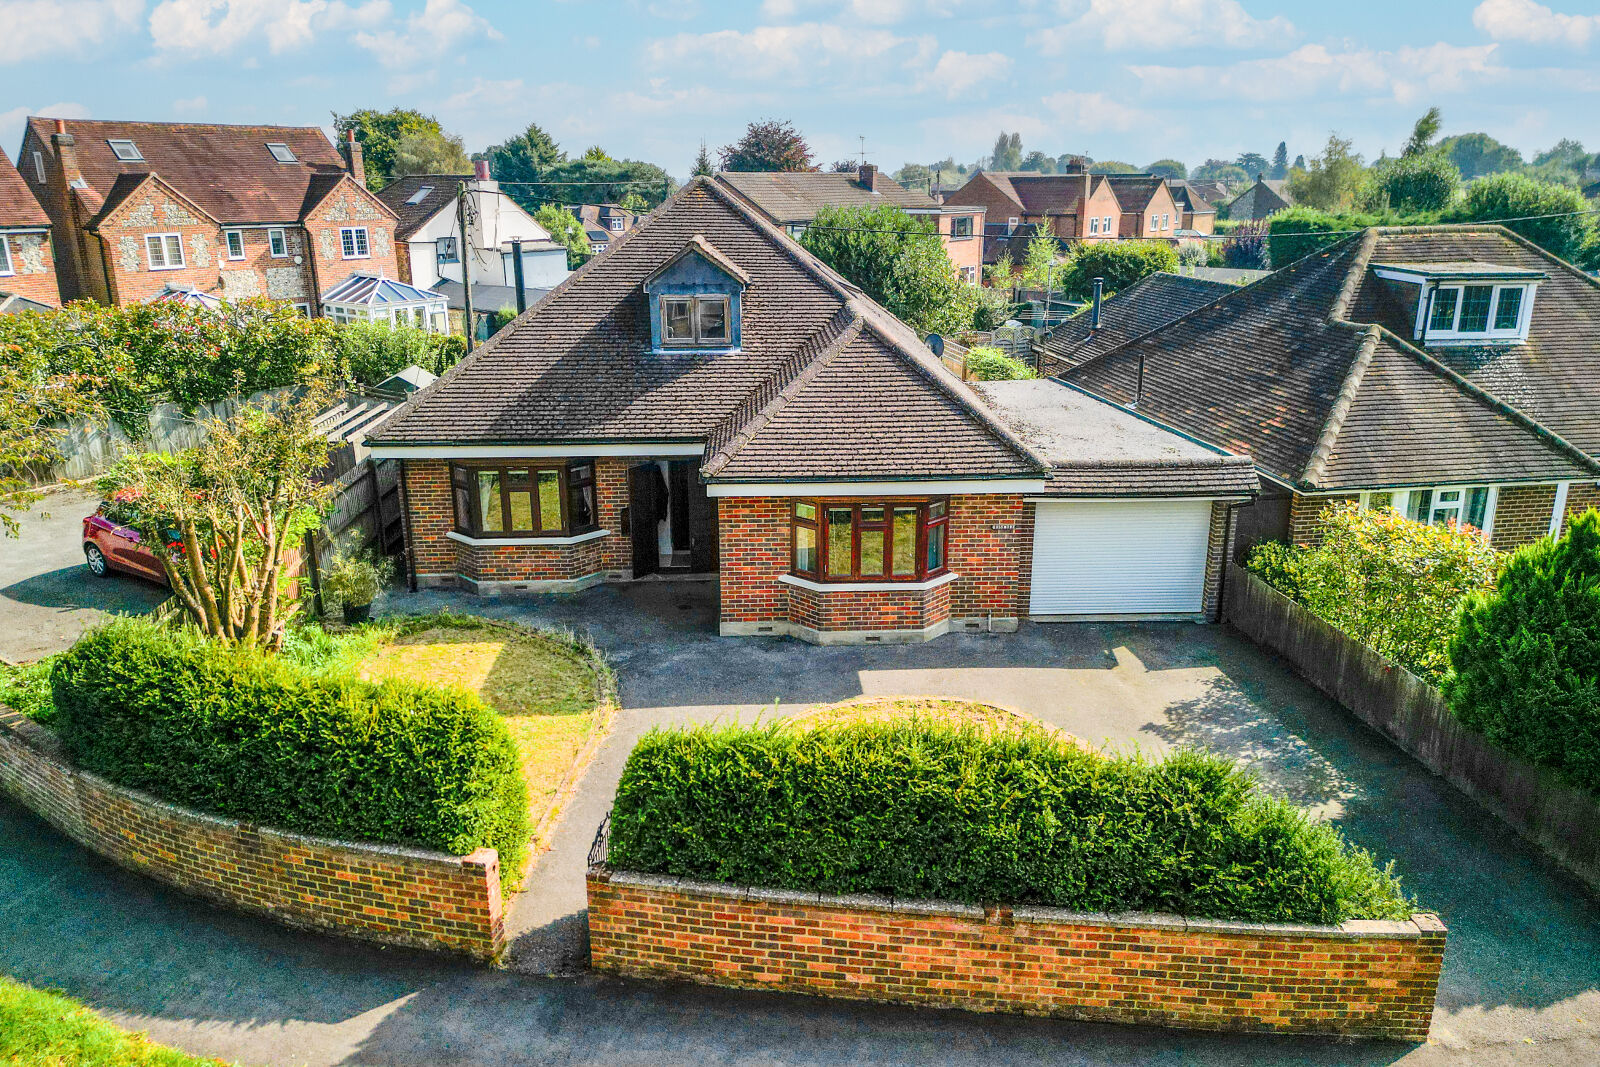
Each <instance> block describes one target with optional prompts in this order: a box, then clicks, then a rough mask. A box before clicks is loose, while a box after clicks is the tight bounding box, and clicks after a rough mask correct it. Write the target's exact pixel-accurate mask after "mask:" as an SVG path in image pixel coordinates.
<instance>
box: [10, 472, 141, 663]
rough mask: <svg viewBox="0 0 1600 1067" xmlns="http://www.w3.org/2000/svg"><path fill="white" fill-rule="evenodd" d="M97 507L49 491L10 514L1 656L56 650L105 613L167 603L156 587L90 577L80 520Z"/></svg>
mask: <svg viewBox="0 0 1600 1067" xmlns="http://www.w3.org/2000/svg"><path fill="white" fill-rule="evenodd" d="M99 503H100V498H99V497H96V496H92V495H90V494H88V493H84V492H80V491H79V490H76V489H71V490H64V491H61V492H55V493H50V494H48V495H47V496H46V497H45V498H44V499H43V500H41V501H40V502H39V503H37V504H35V505H34V506H33V509H32V510H31V511H28V512H24V513H22V514H19V515H16V516H15V517H16V519H17V521H18V523H19V524H20V525H21V527H22V529H21V531H20V533H21V536H20V537H15V538H13V537H4V536H0V659H3V660H8V661H10V662H12V663H26V662H28V661H30V660H36V659H38V658H39V657H40V656H43V655H47V654H49V653H51V652H60V651H61V650H62V649H64V648H66V647H67V646H68V645H70V644H72V642H74V641H76V640H77V639H78V635H79V634H81V633H83V631H84V630H85V629H87V628H88V627H90V626H92V625H94V624H95V623H96V622H98V621H100V620H101V619H103V618H105V613H106V612H127V613H129V614H143V613H144V612H146V611H149V610H150V609H151V608H153V607H155V606H156V605H157V604H159V603H161V602H162V601H163V600H165V599H166V598H167V591H166V589H165V588H163V587H162V586H160V585H158V584H156V583H155V582H147V581H145V580H144V579H142V578H132V577H126V576H123V575H111V576H109V577H106V578H96V577H94V576H93V575H91V574H90V573H89V568H88V567H86V566H85V565H84V562H83V538H82V533H83V517H84V516H85V515H87V514H89V513H90V512H91V511H93V510H94V509H95V507H96V506H98V504H99Z"/></svg>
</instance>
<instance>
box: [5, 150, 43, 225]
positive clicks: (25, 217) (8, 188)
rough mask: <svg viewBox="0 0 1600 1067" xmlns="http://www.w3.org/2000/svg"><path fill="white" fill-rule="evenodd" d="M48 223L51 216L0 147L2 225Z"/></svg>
mask: <svg viewBox="0 0 1600 1067" xmlns="http://www.w3.org/2000/svg"><path fill="white" fill-rule="evenodd" d="M48 225H50V216H49V215H46V214H45V213H44V208H42V207H40V206H39V201H37V200H35V199H34V197H33V190H31V189H29V188H28V183H27V182H25V181H23V180H22V175H20V174H18V173H17V168H16V167H13V166H12V165H11V160H10V159H9V158H8V157H7V156H6V153H5V150H4V149H0V227H11V226H48Z"/></svg>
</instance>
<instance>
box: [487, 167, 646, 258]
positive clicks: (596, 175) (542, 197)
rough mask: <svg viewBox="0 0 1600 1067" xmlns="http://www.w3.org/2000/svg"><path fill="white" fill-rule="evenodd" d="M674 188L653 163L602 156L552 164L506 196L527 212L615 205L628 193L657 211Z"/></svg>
mask: <svg viewBox="0 0 1600 1067" xmlns="http://www.w3.org/2000/svg"><path fill="white" fill-rule="evenodd" d="M673 188H674V186H673V183H672V179H671V177H669V176H668V174H667V172H666V171H664V170H662V169H661V168H660V167H658V166H656V165H655V164H654V163H645V162H642V161H640V160H636V159H612V158H611V157H610V156H606V155H604V153H603V152H602V153H600V154H599V155H589V154H587V153H586V154H585V155H584V156H583V157H582V158H579V159H568V160H564V161H563V162H560V163H556V164H553V165H552V166H550V167H547V168H545V170H544V171H543V172H542V173H541V174H539V175H538V177H537V178H536V179H531V184H529V185H519V186H512V187H511V188H508V189H507V190H506V193H507V195H509V196H510V197H511V198H512V199H513V200H515V201H516V202H517V203H518V204H521V205H522V206H523V207H524V208H525V209H527V210H528V211H534V210H536V209H537V208H538V207H539V206H540V205H542V204H571V203H575V202H576V203H585V204H616V203H620V202H621V201H622V200H623V199H624V198H625V197H627V196H628V194H629V193H633V194H636V195H637V196H638V197H639V198H640V199H641V200H643V202H644V203H645V204H646V205H647V207H649V208H654V207H656V206H657V205H659V204H660V203H661V202H662V201H663V200H665V199H666V198H667V197H668V196H670V195H671V193H672V189H673ZM569 251H570V249H569Z"/></svg>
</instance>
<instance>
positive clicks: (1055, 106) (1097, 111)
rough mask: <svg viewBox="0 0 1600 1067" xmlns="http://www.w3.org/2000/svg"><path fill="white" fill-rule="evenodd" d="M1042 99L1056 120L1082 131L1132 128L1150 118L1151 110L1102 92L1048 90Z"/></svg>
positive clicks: (1072, 128)
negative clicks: (1056, 91)
mask: <svg viewBox="0 0 1600 1067" xmlns="http://www.w3.org/2000/svg"><path fill="white" fill-rule="evenodd" d="M1042 103H1043V104H1044V106H1045V110H1046V111H1048V112H1049V113H1050V114H1051V115H1052V116H1054V117H1055V124H1056V126H1057V127H1058V128H1059V127H1062V126H1064V127H1066V128H1067V129H1069V130H1081V131H1082V132H1084V133H1102V132H1104V131H1107V130H1131V129H1135V128H1136V127H1138V126H1141V125H1143V124H1144V123H1145V122H1147V121H1149V119H1150V114H1149V112H1147V111H1143V110H1141V109H1139V108H1136V107H1132V106H1130V105H1128V104H1124V103H1122V102H1121V101H1120V100H1116V99H1113V98H1112V97H1109V96H1107V95H1106V94H1105V93H1076V92H1060V93H1051V94H1050V95H1049V96H1047V97H1045V98H1044V100H1043V101H1042Z"/></svg>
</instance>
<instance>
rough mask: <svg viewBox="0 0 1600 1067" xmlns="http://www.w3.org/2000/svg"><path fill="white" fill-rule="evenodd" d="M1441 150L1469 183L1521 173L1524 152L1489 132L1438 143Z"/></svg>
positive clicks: (1462, 135) (1466, 134)
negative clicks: (1516, 172)
mask: <svg viewBox="0 0 1600 1067" xmlns="http://www.w3.org/2000/svg"><path fill="white" fill-rule="evenodd" d="M1439 151H1441V152H1443V153H1444V154H1445V155H1446V156H1447V157H1449V159H1450V162H1452V163H1454V164H1455V165H1456V168H1457V169H1458V170H1460V171H1461V176H1462V177H1463V178H1465V179H1466V180H1467V181H1471V180H1472V179H1474V178H1481V177H1483V176H1484V175H1486V174H1498V173H1499V172H1501V171H1503V170H1519V169H1521V167H1522V153H1521V152H1518V151H1517V150H1516V149H1515V148H1512V147H1511V146H1510V145H1506V144H1501V143H1500V142H1499V141H1497V140H1495V139H1494V138H1493V137H1490V136H1489V135H1488V134H1486V133H1462V134H1457V135H1455V136H1454V137H1446V138H1445V139H1444V140H1442V141H1440V142H1439Z"/></svg>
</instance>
